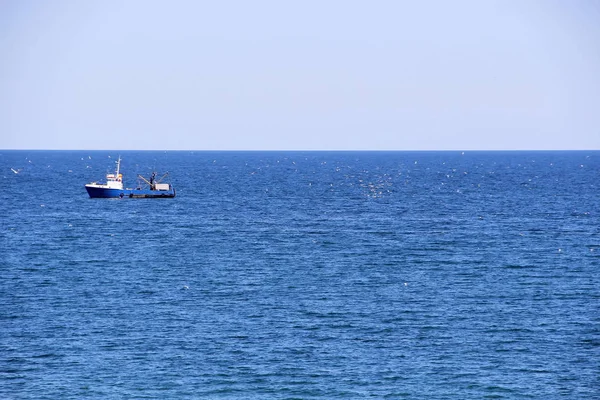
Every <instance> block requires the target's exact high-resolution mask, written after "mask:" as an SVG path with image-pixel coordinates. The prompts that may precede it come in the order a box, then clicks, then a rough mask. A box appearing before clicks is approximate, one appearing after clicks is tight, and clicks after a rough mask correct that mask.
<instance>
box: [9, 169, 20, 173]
mask: <svg viewBox="0 0 600 400" xmlns="http://www.w3.org/2000/svg"><path fill="white" fill-rule="evenodd" d="M10 170H11V171H12V172H14V173H15V174H18V173H19V171H20V170H16V169H14V168H11V169H10Z"/></svg>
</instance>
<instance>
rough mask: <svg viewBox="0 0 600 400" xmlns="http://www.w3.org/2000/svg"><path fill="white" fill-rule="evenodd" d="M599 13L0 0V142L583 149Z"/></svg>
mask: <svg viewBox="0 0 600 400" xmlns="http://www.w3.org/2000/svg"><path fill="white" fill-rule="evenodd" d="M599 21H600V1H596V0H587V1H586V0H572V1H569V0H564V1H557V0H501V1H491V0H490V1H485V0H473V1H461V0H455V1H442V0H440V1H416V0H415V1H399V0H397V1H393V0H390V1H385V0H374V1H349V0H344V1H325V0H321V1H312V0H302V1H275V0H273V1H265V0H253V1H242V0H240V1H192V0H190V1H177V0H176V1H147V0H132V1H112V0H99V1H95V0H85V1H80V0H73V1H61V0H52V1H38V0H14V1H11V0H3V1H0V54H1V60H2V61H1V62H0V148H5V149H110V150H112V149H116V150H118V149H165V150H167V149H168V150H175V149H195V150H473V149H480V150H488V149H491V150H512V149H523V150H525V149H600V22H599Z"/></svg>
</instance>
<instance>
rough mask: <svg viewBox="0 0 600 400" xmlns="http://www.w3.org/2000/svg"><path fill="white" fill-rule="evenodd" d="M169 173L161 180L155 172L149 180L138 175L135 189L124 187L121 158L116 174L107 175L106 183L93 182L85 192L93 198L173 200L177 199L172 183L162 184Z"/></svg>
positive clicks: (86, 187)
mask: <svg viewBox="0 0 600 400" xmlns="http://www.w3.org/2000/svg"><path fill="white" fill-rule="evenodd" d="M168 174H169V173H168V172H167V173H166V174H164V175H163V176H162V177H161V178H159V179H157V178H156V176H157V175H156V172H153V173H152V175H151V176H150V178H149V179H146V178H145V177H143V176H142V175H138V179H139V183H138V186H137V187H136V188H135V189H131V188H124V187H123V174H121V157H119V159H118V160H117V170H116V171H115V173H114V174H107V175H106V182H91V183H88V184H87V185H85V190H87V192H88V194H89V195H90V197H91V198H105V199H106V198H124V197H128V198H137V199H140V198H161V197H163V198H171V197H175V188H173V186H171V184H170V183H162V181H163V180H164V179H165V178H166V177H167V176H168Z"/></svg>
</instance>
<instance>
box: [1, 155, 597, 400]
mask: <svg viewBox="0 0 600 400" xmlns="http://www.w3.org/2000/svg"><path fill="white" fill-rule="evenodd" d="M118 155H119V153H117V152H100V151H94V152H90V151H71V152H66V151H64V152H60V151H5V150H4V151H0V182H1V183H2V188H3V190H2V191H1V192H0V205H1V211H0V254H1V256H0V398H3V399H44V398H47V399H81V398H114V399H122V398H128V399H135V398H140V399H141V398H211V399H212V398H214V399H247V398H260V399H262V398H265V399H317V398H318V399H337V398H339V399H354V398H390V399H402V398H407V399H422V398H427V399H484V398H490V399H491V398H494V399H554V398H564V399H594V398H600V307H599V305H600V302H599V300H600V289H599V288H600V270H599V268H600V218H599V217H600V152H592V151H589V152H583V151H582V152H516V153H508V152H489V153H486V152H465V153H464V154H462V153H460V152H431V153H428V152H422V153H421V152H391V153H369V152H356V153H328V152H249V153H244V152H121V154H120V155H121V156H122V158H123V161H122V172H123V174H124V179H125V183H126V185H127V186H134V185H135V184H136V179H135V176H136V175H137V174H138V173H140V174H148V173H149V172H150V171H152V170H153V169H157V170H159V171H165V170H168V171H170V173H171V174H170V177H171V183H172V184H173V185H174V186H175V187H176V189H177V194H178V195H177V197H176V198H175V199H114V200H113V199H90V198H88V196H87V194H86V192H85V189H84V187H83V185H84V184H85V183H87V182H89V181H94V180H100V179H102V178H103V176H104V175H105V174H106V173H107V172H108V171H109V170H111V169H112V168H113V167H114V161H115V159H116V157H118ZM11 168H12V170H11ZM13 170H14V171H16V172H17V173H15V172H14V171H13Z"/></svg>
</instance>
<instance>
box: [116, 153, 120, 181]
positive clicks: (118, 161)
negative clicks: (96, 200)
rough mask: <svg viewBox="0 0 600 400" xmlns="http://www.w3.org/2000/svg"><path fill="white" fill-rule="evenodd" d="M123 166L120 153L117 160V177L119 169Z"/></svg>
mask: <svg viewBox="0 0 600 400" xmlns="http://www.w3.org/2000/svg"><path fill="white" fill-rule="evenodd" d="M120 168H121V156H120V155H119V159H118V160H117V175H116V176H117V178H118V177H119V169H120Z"/></svg>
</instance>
